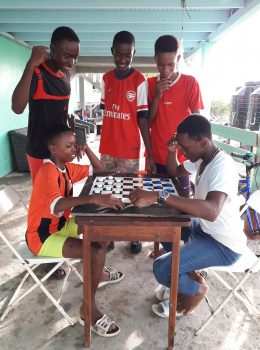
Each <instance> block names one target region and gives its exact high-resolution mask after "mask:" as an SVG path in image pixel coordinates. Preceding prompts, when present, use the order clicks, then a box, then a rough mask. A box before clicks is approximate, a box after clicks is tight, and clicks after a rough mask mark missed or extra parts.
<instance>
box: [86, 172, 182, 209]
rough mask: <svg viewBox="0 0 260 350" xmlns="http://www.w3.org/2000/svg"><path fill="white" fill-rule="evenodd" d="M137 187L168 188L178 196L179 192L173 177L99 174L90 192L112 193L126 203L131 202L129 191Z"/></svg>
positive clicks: (155, 189) (156, 189) (148, 189)
mask: <svg viewBox="0 0 260 350" xmlns="http://www.w3.org/2000/svg"><path fill="white" fill-rule="evenodd" d="M136 188H142V189H144V190H147V191H152V190H154V191H161V190H166V191H167V192H169V193H170V194H175V195H177V196H178V192H177V191H176V188H175V186H174V184H173V183H172V180H171V179H167V178H152V177H145V178H141V177H113V176H107V177H105V176H97V177H96V178H95V180H94V183H93V184H92V187H91V190H90V192H89V194H96V193H101V194H110V193H112V194H113V195H114V196H115V197H117V198H120V199H122V201H123V202H124V203H130V200H129V198H128V195H129V192H130V191H131V190H133V189H136Z"/></svg>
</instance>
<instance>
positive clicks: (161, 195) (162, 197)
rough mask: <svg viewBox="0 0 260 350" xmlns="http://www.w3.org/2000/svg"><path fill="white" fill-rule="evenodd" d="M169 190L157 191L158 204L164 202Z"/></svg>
mask: <svg viewBox="0 0 260 350" xmlns="http://www.w3.org/2000/svg"><path fill="white" fill-rule="evenodd" d="M169 195H170V194H169V192H167V191H165V190H162V191H160V192H159V198H158V204H159V205H163V203H164V202H165V200H166V199H167V198H168V197H169Z"/></svg>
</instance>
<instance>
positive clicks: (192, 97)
mask: <svg viewBox="0 0 260 350" xmlns="http://www.w3.org/2000/svg"><path fill="white" fill-rule="evenodd" d="M189 85H190V89H189V108H190V110H191V111H194V110H196V109H203V108H204V105H203V101H202V96H201V92H200V87H199V83H198V82H197V80H196V79H195V78H194V77H192V83H191V84H189Z"/></svg>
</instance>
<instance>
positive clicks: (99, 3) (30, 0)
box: [0, 0, 244, 10]
mask: <svg viewBox="0 0 260 350" xmlns="http://www.w3.org/2000/svg"><path fill="white" fill-rule="evenodd" d="M202 7H203V8H206V9H207V8H208V9H227V8H243V7H244V1H243V0H210V1H208V0H196V1H187V8H188V9H201V8H202ZM0 8H2V9H29V10H32V9H49V8H53V9H64V8H66V9H74V8H80V9H97V8H99V9H101V8H102V9H110V8H113V9H118V8H122V9H132V8H137V9H142V8H151V9H152V8H154V9H162V8H164V9H165V8H169V9H175V10H176V9H181V1H180V0H164V1H161V2H158V0H142V1H140V0H131V1H130V2H123V1H120V4H118V1H108V0H89V1H86V0H73V1H71V0H62V1H57V2H55V3H54V1H53V0H45V1H43V2H41V1H39V2H38V1H35V0H23V1H21V0H11V1H10V0H1V4H0Z"/></svg>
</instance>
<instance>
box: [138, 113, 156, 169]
mask: <svg viewBox="0 0 260 350" xmlns="http://www.w3.org/2000/svg"><path fill="white" fill-rule="evenodd" d="M138 126H139V128H140V132H141V135H142V138H143V141H144V145H145V148H146V151H147V155H148V161H149V166H150V170H151V172H152V173H156V172H157V169H156V165H155V162H154V159H153V153H152V147H151V140H150V131H149V128H148V120H147V119H146V118H138Z"/></svg>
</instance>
